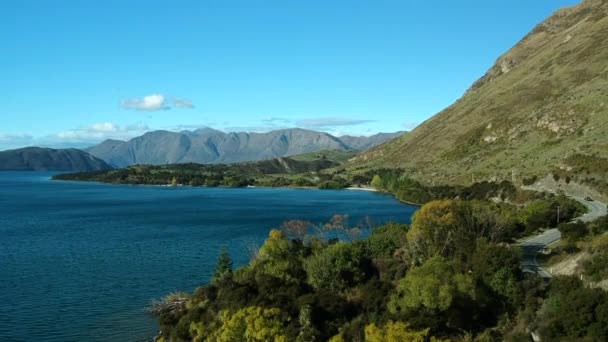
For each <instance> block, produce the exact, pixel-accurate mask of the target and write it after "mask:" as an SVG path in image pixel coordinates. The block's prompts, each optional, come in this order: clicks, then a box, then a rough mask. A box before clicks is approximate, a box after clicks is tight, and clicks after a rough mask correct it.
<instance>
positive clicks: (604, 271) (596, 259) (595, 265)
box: [582, 249, 608, 281]
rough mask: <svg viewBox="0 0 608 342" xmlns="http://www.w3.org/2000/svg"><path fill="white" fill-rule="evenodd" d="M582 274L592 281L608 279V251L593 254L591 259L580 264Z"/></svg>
mask: <svg viewBox="0 0 608 342" xmlns="http://www.w3.org/2000/svg"><path fill="white" fill-rule="evenodd" d="M582 266H583V271H584V274H585V275H586V276H588V277H590V278H591V280H593V281H601V280H604V279H606V278H608V250H605V249H604V250H600V251H597V252H595V253H594V254H593V255H592V256H591V258H589V259H586V260H584V261H583V262H582Z"/></svg>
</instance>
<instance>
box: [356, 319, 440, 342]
mask: <svg viewBox="0 0 608 342" xmlns="http://www.w3.org/2000/svg"><path fill="white" fill-rule="evenodd" d="M428 335H429V329H425V330H421V331H413V330H410V329H409V327H408V325H407V323H404V322H394V321H388V322H386V324H385V325H384V326H383V327H378V326H377V325H376V324H374V323H371V324H368V325H367V326H366V327H365V341H366V342H425V341H426V338H427V337H428Z"/></svg>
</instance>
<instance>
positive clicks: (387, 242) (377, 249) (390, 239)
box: [367, 223, 409, 258]
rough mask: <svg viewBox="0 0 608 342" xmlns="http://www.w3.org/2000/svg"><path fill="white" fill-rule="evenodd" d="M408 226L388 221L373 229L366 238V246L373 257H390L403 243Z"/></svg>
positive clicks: (405, 239)
mask: <svg viewBox="0 0 608 342" xmlns="http://www.w3.org/2000/svg"><path fill="white" fill-rule="evenodd" d="M408 228H409V227H408V226H407V225H405V224H399V223H388V224H385V225H383V226H381V227H378V228H376V229H374V231H373V232H372V233H371V235H370V236H369V237H368V238H367V248H368V250H369V252H370V254H371V256H372V257H373V258H390V257H392V256H393V254H394V253H395V251H396V250H397V249H398V248H400V247H402V246H403V245H405V243H406V241H407V230H408Z"/></svg>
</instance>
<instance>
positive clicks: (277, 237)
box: [251, 229, 302, 283]
mask: <svg viewBox="0 0 608 342" xmlns="http://www.w3.org/2000/svg"><path fill="white" fill-rule="evenodd" d="M299 254H300V253H299V251H298V250H297V246H295V245H294V244H293V242H292V241H290V240H289V239H288V238H287V237H286V236H285V234H284V233H283V232H282V231H280V230H276V229H273V230H271V231H270V234H269V236H268V239H266V242H264V245H263V246H262V247H261V248H260V250H259V252H258V254H257V257H256V258H255V260H254V261H253V263H252V265H251V266H252V269H253V270H255V271H257V272H261V273H263V274H266V275H270V276H273V277H275V278H279V279H281V280H283V281H285V282H288V283H297V282H299V281H300V275H301V273H302V263H301V260H300V255H299Z"/></svg>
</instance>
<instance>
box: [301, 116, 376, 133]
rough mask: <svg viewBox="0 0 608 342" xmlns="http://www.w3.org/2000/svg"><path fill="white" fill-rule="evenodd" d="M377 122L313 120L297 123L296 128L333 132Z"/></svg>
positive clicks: (342, 119) (333, 119)
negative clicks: (345, 127)
mask: <svg viewBox="0 0 608 342" xmlns="http://www.w3.org/2000/svg"><path fill="white" fill-rule="evenodd" d="M371 122H375V120H362V119H348V118H336V117H331V118H312V119H303V120H298V121H296V126H298V127H303V128H309V129H315V130H333V129H334V128H335V127H344V126H356V125H361V124H365V123H371Z"/></svg>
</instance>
